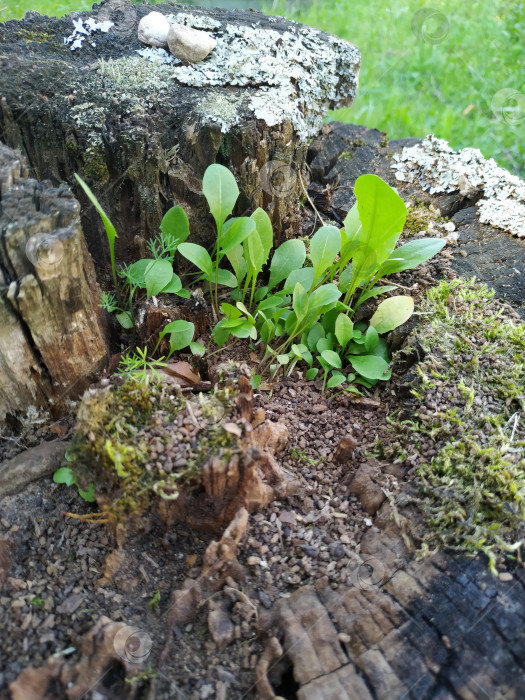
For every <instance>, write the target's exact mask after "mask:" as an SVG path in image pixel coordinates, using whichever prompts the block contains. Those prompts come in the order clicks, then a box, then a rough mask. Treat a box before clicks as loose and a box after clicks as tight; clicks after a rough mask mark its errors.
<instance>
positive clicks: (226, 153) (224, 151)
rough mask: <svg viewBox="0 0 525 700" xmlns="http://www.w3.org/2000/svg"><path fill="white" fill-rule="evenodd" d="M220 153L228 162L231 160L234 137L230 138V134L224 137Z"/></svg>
mask: <svg viewBox="0 0 525 700" xmlns="http://www.w3.org/2000/svg"><path fill="white" fill-rule="evenodd" d="M219 152H220V154H221V156H222V158H223V159H224V160H225V161H226V162H228V161H229V160H230V155H231V152H232V137H231V136H230V134H224V135H223V137H222V140H221V145H220V148H219Z"/></svg>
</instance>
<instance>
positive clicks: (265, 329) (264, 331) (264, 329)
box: [259, 319, 275, 343]
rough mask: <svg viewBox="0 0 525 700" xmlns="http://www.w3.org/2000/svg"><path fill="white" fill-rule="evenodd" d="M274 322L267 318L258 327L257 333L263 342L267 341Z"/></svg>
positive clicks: (271, 332)
mask: <svg viewBox="0 0 525 700" xmlns="http://www.w3.org/2000/svg"><path fill="white" fill-rule="evenodd" d="M274 327H275V326H274V324H273V323H272V321H270V320H269V319H266V320H265V322H264V323H263V324H262V326H261V327H260V328H259V335H260V336H261V340H262V341H263V343H267V342H268V341H269V339H270V338H271V336H272V334H273V329H274Z"/></svg>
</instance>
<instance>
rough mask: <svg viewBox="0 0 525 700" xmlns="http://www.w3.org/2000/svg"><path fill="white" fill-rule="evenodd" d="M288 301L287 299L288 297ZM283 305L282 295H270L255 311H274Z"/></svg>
mask: <svg viewBox="0 0 525 700" xmlns="http://www.w3.org/2000/svg"><path fill="white" fill-rule="evenodd" d="M288 299H289V297H288ZM283 303H285V300H284V297H283V295H282V294H271V295H270V296H269V297H266V299H264V300H263V301H261V303H260V304H259V306H258V307H257V311H265V310H266V309H275V308H277V307H278V306H281V305H282V304H283Z"/></svg>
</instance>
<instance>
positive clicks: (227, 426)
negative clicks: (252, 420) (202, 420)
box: [222, 423, 242, 437]
mask: <svg viewBox="0 0 525 700" xmlns="http://www.w3.org/2000/svg"><path fill="white" fill-rule="evenodd" d="M222 427H223V428H224V430H225V431H226V432H227V433H231V434H232V435H236V436H237V437H241V436H242V430H241V426H240V425H238V424H237V423H224V424H223V426H222Z"/></svg>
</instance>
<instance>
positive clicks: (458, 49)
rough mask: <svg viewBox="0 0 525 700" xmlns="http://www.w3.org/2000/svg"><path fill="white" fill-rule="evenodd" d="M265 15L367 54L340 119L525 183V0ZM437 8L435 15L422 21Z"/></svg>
mask: <svg viewBox="0 0 525 700" xmlns="http://www.w3.org/2000/svg"><path fill="white" fill-rule="evenodd" d="M151 4H152V3H151ZM192 4H197V3H192ZM202 4H218V5H219V4H223V5H228V6H229V7H242V6H250V5H252V6H253V4H254V2H253V0H252V2H250V0H246V1H245V2H243V0H239V1H237V2H235V1H234V0H222V3H221V0H216V2H208V1H207V0H202ZM90 6H91V2H90V1H89V0H41V1H36V0H0V20H6V19H9V18H12V17H21V16H22V15H23V14H24V12H25V11H26V10H28V9H37V10H38V11H39V12H43V13H46V14H51V15H60V14H63V13H65V12H69V11H71V10H73V9H76V10H86V9H89V8H90ZM264 7H265V11H266V12H268V13H273V14H282V15H285V16H287V17H289V18H290V19H296V20H298V21H300V22H304V23H305V24H309V25H311V26H313V27H317V28H319V29H324V30H326V31H328V32H331V33H333V34H337V35H338V36H340V37H342V38H344V39H347V40H348V41H351V42H352V43H354V44H356V45H357V46H358V47H359V49H360V50H361V53H362V56H363V60H362V69H361V76H360V90H359V94H358V97H357V99H356V101H355V102H354V104H353V105H352V106H351V107H349V108H345V109H341V110H338V111H337V112H334V113H332V114H331V115H330V118H333V119H340V120H342V121H348V122H354V123H359V124H366V125H367V126H369V127H376V128H379V129H382V130H384V131H387V132H388V133H389V136H390V138H401V137H404V136H424V135H425V134H427V133H434V134H435V135H436V136H438V137H441V138H445V139H447V140H448V141H450V143H451V145H452V146H453V147H454V148H462V147H465V146H474V147H476V148H480V149H481V151H482V152H483V154H484V155H485V156H487V157H489V156H492V157H494V158H496V160H497V161H498V162H499V163H500V164H501V165H503V166H504V167H506V168H508V169H509V170H511V171H513V172H516V173H518V174H520V175H521V176H522V177H525V49H524V37H525V0H469V2H464V3H458V2H457V0H432V2H431V3H428V5H427V3H426V0H406V1H405V2H402V3H400V2H399V0H369V1H368V2H367V3H363V2H361V1H360V0H331V1H330V2H305V0H302V1H297V0H295V1H294V0H275V1H274V2H273V3H270V2H269V1H267V2H266V4H265V5H264ZM428 7H431V8H432V10H434V14H433V16H427V17H424V16H423V15H422V14H418V12H421V10H422V8H427V9H428ZM504 90H506V92H503V91H504Z"/></svg>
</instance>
